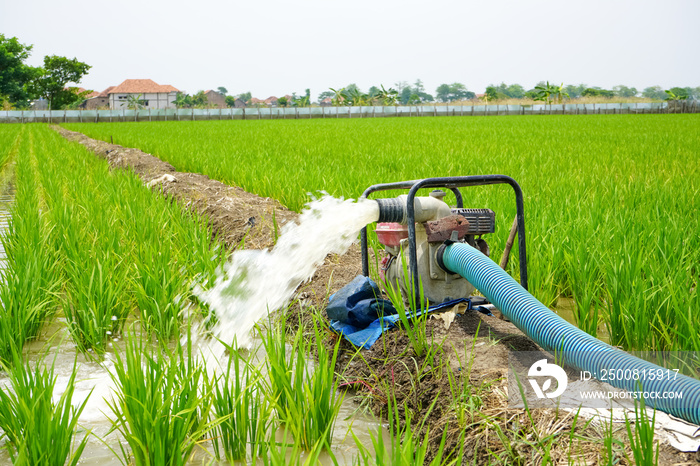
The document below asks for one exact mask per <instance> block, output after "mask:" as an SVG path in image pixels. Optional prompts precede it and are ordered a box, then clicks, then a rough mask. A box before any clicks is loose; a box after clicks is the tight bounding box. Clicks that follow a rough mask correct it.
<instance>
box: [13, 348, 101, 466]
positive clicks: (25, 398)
mask: <svg viewBox="0 0 700 466" xmlns="http://www.w3.org/2000/svg"><path fill="white" fill-rule="evenodd" d="M54 364H55V360H54V362H53V363H52V364H51V366H48V365H46V364H45V363H44V359H43V358H41V359H39V360H38V361H36V362H34V363H33V364H30V363H29V362H28V361H26V362H25V361H23V360H22V357H21V354H20V352H19V351H17V352H15V353H13V357H12V364H11V365H9V366H8V365H5V364H2V368H3V369H4V370H5V372H6V373H7V375H8V378H9V387H7V388H4V389H0V429H1V430H2V431H3V436H5V437H7V444H6V447H7V450H8V452H9V454H10V458H11V459H12V462H13V463H14V464H42V465H54V466H64V465H66V464H68V465H70V466H74V465H77V464H78V461H79V460H80V455H81V454H82V452H83V450H84V449H85V446H86V445H87V441H88V438H89V436H90V432H87V433H85V435H84V436H83V438H82V439H81V440H80V441H77V440H76V439H75V435H76V430H77V428H78V418H79V417H80V414H81V413H82V412H83V410H84V409H85V405H86V404H87V401H88V399H89V398H90V394H92V391H91V392H90V394H88V396H87V397H85V399H84V400H83V401H81V402H79V403H77V404H76V405H73V394H74V392H75V376H76V373H77V371H76V367H75V363H74V365H73V370H72V372H71V375H70V377H69V379H68V382H67V384H66V389H65V391H64V392H63V394H62V395H61V396H60V397H59V398H58V400H56V401H54V393H55V390H56V380H57V376H56V375H55V373H54V367H55V366H54ZM32 365H33V366H34V367H32ZM1 437H2V436H0V438H1ZM76 442H77V443H76Z"/></svg>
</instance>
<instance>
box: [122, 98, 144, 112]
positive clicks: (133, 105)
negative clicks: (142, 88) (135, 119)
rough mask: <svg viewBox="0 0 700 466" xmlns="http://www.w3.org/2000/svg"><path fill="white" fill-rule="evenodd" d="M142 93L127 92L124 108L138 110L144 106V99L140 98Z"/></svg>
mask: <svg viewBox="0 0 700 466" xmlns="http://www.w3.org/2000/svg"><path fill="white" fill-rule="evenodd" d="M141 96H142V94H139V95H134V94H129V95H128V96H127V97H126V108H128V109H130V110H139V109H142V108H143V107H144V101H143V100H142V99H141Z"/></svg>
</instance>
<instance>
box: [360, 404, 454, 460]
mask: <svg viewBox="0 0 700 466" xmlns="http://www.w3.org/2000/svg"><path fill="white" fill-rule="evenodd" d="M436 401H437V399H436V400H435V401H433V404H432V405H431V406H430V408H429V409H428V413H427V414H426V415H425V417H424V419H423V420H422V421H421V422H420V424H419V425H418V427H414V426H413V423H412V422H411V421H412V420H411V410H410V409H409V408H408V407H407V406H404V407H403V413H404V414H403V416H402V415H401V413H400V410H399V407H398V403H397V402H396V399H395V397H391V396H390V397H389V403H388V422H389V437H390V441H389V445H386V444H385V441H384V435H383V432H382V430H383V427H382V425H381V424H380V425H379V426H378V429H377V432H376V433H375V432H372V431H370V437H371V439H372V447H373V450H374V452H373V453H374V455H372V452H371V451H370V449H369V448H367V446H366V445H364V444H363V443H362V442H361V441H360V440H359V439H358V438H357V436H356V435H355V433H354V432H353V434H352V435H353V438H354V440H355V444H356V445H357V448H358V450H359V458H358V463H359V464H364V465H366V466H369V465H370V464H375V465H377V466H384V465H387V466H390V465H396V464H401V465H407V466H408V465H416V466H418V465H425V464H428V465H430V466H448V465H455V464H462V457H463V455H464V450H463V441H462V440H463V437H464V431H462V434H461V436H460V438H459V441H458V443H459V444H460V445H462V446H461V447H460V449H459V450H457V451H455V452H454V453H453V454H451V455H448V454H446V452H445V441H446V439H447V429H445V431H444V432H443V434H442V437H441V438H440V444H439V446H438V448H437V450H435V451H431V452H430V453H431V454H432V459H431V460H430V461H429V462H428V461H427V457H428V448H429V438H430V432H429V430H428V429H425V434H424V435H421V431H423V430H424V427H425V422H426V420H427V418H428V416H429V415H430V412H431V411H432V409H433V408H434V407H435V403H436ZM414 429H415V430H414ZM371 460H373V461H371Z"/></svg>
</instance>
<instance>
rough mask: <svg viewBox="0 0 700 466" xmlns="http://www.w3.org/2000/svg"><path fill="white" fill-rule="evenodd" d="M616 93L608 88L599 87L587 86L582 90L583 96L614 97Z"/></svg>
mask: <svg viewBox="0 0 700 466" xmlns="http://www.w3.org/2000/svg"><path fill="white" fill-rule="evenodd" d="M614 96H615V93H614V92H613V91H609V90H606V89H601V88H599V87H587V88H586V89H584V90H583V92H581V97H604V98H606V99H609V98H611V97H614Z"/></svg>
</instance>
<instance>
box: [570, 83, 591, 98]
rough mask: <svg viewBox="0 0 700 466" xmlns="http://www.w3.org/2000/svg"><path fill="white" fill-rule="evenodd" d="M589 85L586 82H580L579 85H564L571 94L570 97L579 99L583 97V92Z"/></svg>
mask: <svg viewBox="0 0 700 466" xmlns="http://www.w3.org/2000/svg"><path fill="white" fill-rule="evenodd" d="M587 87H588V86H587V85H586V84H579V85H578V86H575V85H573V84H568V85H566V86H565V87H564V91H566V93H567V94H569V97H570V98H572V99H577V98H579V97H581V93H582V92H583V91H584V90H585V89H586V88H587Z"/></svg>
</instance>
